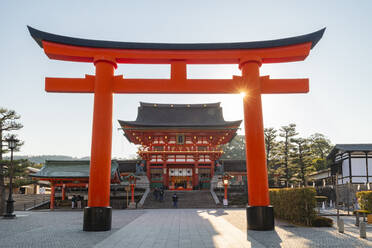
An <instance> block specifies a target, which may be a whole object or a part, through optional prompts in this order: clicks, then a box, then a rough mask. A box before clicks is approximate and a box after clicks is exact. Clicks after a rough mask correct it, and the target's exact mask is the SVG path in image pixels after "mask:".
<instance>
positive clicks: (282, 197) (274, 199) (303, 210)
mask: <svg viewBox="0 0 372 248" xmlns="http://www.w3.org/2000/svg"><path fill="white" fill-rule="evenodd" d="M315 196H316V191H315V189H314V188H286V189H270V201H271V205H273V206H274V215H275V217H276V218H279V219H283V220H287V221H289V222H292V223H295V224H301V225H307V226H311V225H312V223H313V220H314V219H315V217H316V212H315V208H316V200H315Z"/></svg>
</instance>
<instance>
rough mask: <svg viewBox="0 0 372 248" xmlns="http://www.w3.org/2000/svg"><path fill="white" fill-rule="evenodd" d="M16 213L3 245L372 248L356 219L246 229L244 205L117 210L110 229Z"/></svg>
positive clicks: (70, 218)
mask: <svg viewBox="0 0 372 248" xmlns="http://www.w3.org/2000/svg"><path fill="white" fill-rule="evenodd" d="M16 214H17V216H18V217H17V218H16V219H14V220H6V219H0V247H9V248H10V247H12V248H18V247H42V248H43V247H62V248H69V247H115V248H120V247H126V248H139V247H141V248H147V247H149V248H150V247H153V248H160V247H162V248H164V247H165V248H166V247H171V248H177V247H180V248H207V247H228V248H235V247H239V248H240V247H255V248H261V247H295V248H302V247H372V241H371V240H372V225H367V239H366V240H365V239H360V238H359V232H358V228H357V227H356V226H355V225H354V224H355V217H343V219H344V222H345V234H340V233H338V231H337V229H336V225H335V226H334V227H330V228H309V227H300V226H295V225H289V224H288V223H285V222H280V221H276V227H275V230H274V231H266V232H259V231H248V232H247V231H246V218H245V209H236V210H231V209H227V210H226V209H225V210H221V209H219V210H213V209H209V210H205V209H204V210H198V209H157V210H115V211H113V226H112V230H111V231H108V232H83V231H82V221H83V220H82V219H83V213H82V212H77V211H55V212H51V211H35V212H16ZM332 218H334V220H336V218H335V217H332Z"/></svg>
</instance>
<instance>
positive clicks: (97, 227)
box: [83, 207, 112, 232]
mask: <svg viewBox="0 0 372 248" xmlns="http://www.w3.org/2000/svg"><path fill="white" fill-rule="evenodd" d="M111 216H112V208H111V207H85V208H84V225H83V230H84V231H88V232H97V231H109V230H111Z"/></svg>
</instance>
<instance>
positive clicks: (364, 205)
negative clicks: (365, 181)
mask: <svg viewBox="0 0 372 248" xmlns="http://www.w3.org/2000/svg"><path fill="white" fill-rule="evenodd" d="M356 195H357V198H358V203H359V206H360V208H361V209H363V210H367V211H369V212H372V191H360V192H357V194H356Z"/></svg>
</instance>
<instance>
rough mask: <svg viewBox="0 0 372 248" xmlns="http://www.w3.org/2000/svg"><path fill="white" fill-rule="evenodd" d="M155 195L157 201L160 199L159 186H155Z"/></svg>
mask: <svg viewBox="0 0 372 248" xmlns="http://www.w3.org/2000/svg"><path fill="white" fill-rule="evenodd" d="M154 195H155V201H157V200H159V188H158V187H156V188H155V190H154Z"/></svg>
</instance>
